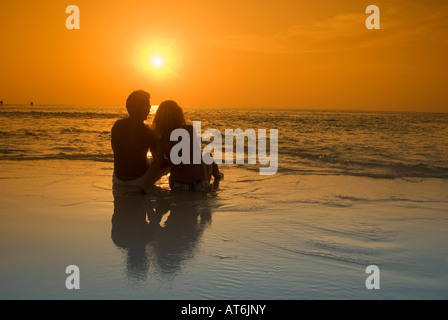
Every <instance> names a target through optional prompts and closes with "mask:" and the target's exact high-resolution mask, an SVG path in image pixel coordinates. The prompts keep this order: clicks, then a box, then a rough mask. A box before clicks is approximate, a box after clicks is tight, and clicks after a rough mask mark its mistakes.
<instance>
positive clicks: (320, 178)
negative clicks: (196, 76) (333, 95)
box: [0, 105, 448, 314]
mask: <svg viewBox="0 0 448 320" xmlns="http://www.w3.org/2000/svg"><path fill="white" fill-rule="evenodd" d="M154 110H155V108H154ZM154 110H153V113H154ZM184 111H185V114H186V117H187V119H188V120H190V121H201V124H202V130H206V129H209V128H212V129H218V130H219V131H220V132H222V133H223V134H224V132H225V130H226V129H234V130H235V129H242V130H246V129H254V130H258V129H266V130H267V131H269V129H278V171H277V173H276V174H274V175H267V176H262V175H260V174H259V164H251V165H248V164H222V165H221V166H220V168H221V170H222V172H223V173H224V175H225V178H224V180H223V181H222V182H220V185H219V188H218V190H216V191H214V192H212V193H210V194H208V195H203V194H197V193H183V192H180V193H173V192H170V191H169V190H168V188H167V178H166V177H164V178H162V179H161V180H160V181H159V182H158V183H157V187H156V188H155V190H153V192H152V193H150V194H148V195H142V194H134V195H124V196H115V197H114V195H113V193H112V173H113V154H112V150H111V145H110V130H111V128H112V125H113V124H114V122H115V121H116V120H117V119H120V118H122V117H125V116H126V111H125V108H124V107H120V106H110V107H87V106H38V105H36V106H33V107H31V106H23V105H4V106H2V107H1V108H0V190H1V192H0V219H1V221H2V223H1V224H0V283H1V286H0V299H141V300H161V299H162V300H177V299H179V300H222V299H224V300H228V299H230V300H299V299H447V298H448V285H447V284H448V268H447V266H448V248H447V246H446V243H447V242H448V161H447V160H448V114H436V113H408V112H374V111H332V110H329V111H322V110H280V109H278V110H267V109H261V110H255V109H225V108H220V109H214V108H184ZM153 113H152V114H151V115H150V117H149V119H148V121H149V122H150V120H151V118H152V116H153ZM267 145H268V146H269V143H268V144H267ZM72 265H75V266H77V267H78V268H79V270H80V274H79V277H78V278H80V289H70V288H69V286H67V281H68V279H69V274H67V273H66V268H67V267H68V266H72ZM370 266H376V267H377V270H379V273H378V274H377V276H378V278H374V279H373V280H372V279H371V278H370V273H369V272H368V270H370V269H369V267H370ZM371 281H373V282H375V284H377V285H378V289H375V288H374V289H372V288H371V286H369V284H368V283H370V284H371ZM266 303H268V302H266ZM172 311H173V312H176V310H172ZM177 311H178V313H179V314H180V313H181V310H180V309H179V310H177Z"/></svg>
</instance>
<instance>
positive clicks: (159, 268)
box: [111, 188, 216, 280]
mask: <svg viewBox="0 0 448 320" xmlns="http://www.w3.org/2000/svg"><path fill="white" fill-rule="evenodd" d="M213 208H216V197H215V196H213V194H212V195H205V194H202V193H191V192H182V191H178V192H170V191H168V190H166V189H162V188H154V190H153V193H151V194H150V195H140V194H137V193H133V194H132V193H131V194H130V193H120V192H114V212H113V215H112V232H111V237H112V241H113V242H114V244H115V245H116V246H117V247H119V248H122V249H124V250H125V251H126V273H127V276H128V278H129V279H131V280H144V279H146V277H147V276H148V274H149V273H158V274H159V275H161V276H166V277H173V276H175V275H176V274H177V273H178V272H179V271H180V270H181V268H182V267H183V265H184V264H185V263H186V262H187V261H188V260H190V259H191V258H193V257H194V255H195V252H196V250H197V248H198V245H199V242H200V239H201V236H202V234H203V232H204V230H205V229H206V228H207V227H208V226H209V225H210V224H211V221H212V211H213Z"/></svg>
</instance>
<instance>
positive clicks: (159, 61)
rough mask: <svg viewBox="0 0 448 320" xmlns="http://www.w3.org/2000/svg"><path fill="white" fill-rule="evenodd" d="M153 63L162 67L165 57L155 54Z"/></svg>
mask: <svg viewBox="0 0 448 320" xmlns="http://www.w3.org/2000/svg"><path fill="white" fill-rule="evenodd" d="M152 65H153V66H154V67H156V68H160V67H162V66H163V59H162V58H161V57H160V56H155V57H154V58H152Z"/></svg>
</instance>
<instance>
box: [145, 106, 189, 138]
mask: <svg viewBox="0 0 448 320" xmlns="http://www.w3.org/2000/svg"><path fill="white" fill-rule="evenodd" d="M152 124H153V127H154V129H155V131H156V132H157V134H158V135H159V138H160V139H162V140H167V141H169V139H170V135H171V132H172V131H173V130H175V129H178V128H182V127H185V126H186V121H185V116H184V111H183V110H182V108H181V107H179V105H178V104H177V103H176V102H175V101H172V100H167V101H164V102H162V103H161V104H160V105H159V108H158V109H157V112H156V115H155V116H154V120H153V122H152Z"/></svg>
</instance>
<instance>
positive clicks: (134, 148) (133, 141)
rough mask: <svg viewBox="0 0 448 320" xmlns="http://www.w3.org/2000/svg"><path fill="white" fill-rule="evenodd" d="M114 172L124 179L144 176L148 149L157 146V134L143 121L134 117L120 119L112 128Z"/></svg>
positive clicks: (152, 149) (128, 179)
mask: <svg viewBox="0 0 448 320" xmlns="http://www.w3.org/2000/svg"><path fill="white" fill-rule="evenodd" d="M111 142H112V149H113V151H114V174H115V176H116V177H117V178H118V179H120V180H123V181H130V180H134V179H137V178H140V177H141V176H143V175H144V174H145V172H146V170H147V163H146V160H147V154H148V149H151V152H153V151H154V148H155V135H154V133H153V131H152V130H151V129H150V128H148V127H147V126H146V125H145V124H144V123H143V121H138V120H136V119H134V118H132V117H129V118H126V119H122V120H118V121H116V122H115V124H114V126H113V128H112V139H111Z"/></svg>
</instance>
